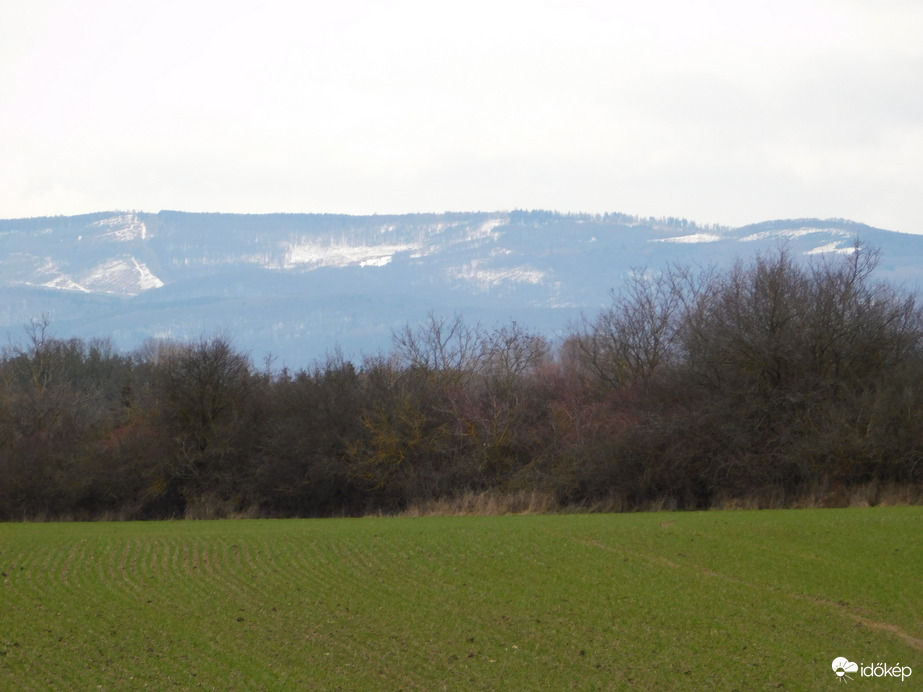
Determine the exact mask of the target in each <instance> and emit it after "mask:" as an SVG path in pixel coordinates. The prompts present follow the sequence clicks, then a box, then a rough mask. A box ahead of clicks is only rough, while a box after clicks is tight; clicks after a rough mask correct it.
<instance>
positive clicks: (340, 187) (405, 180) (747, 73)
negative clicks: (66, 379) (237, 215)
mask: <svg viewBox="0 0 923 692" xmlns="http://www.w3.org/2000/svg"><path fill="white" fill-rule="evenodd" d="M921 35H923V2H920V0H829V1H828V0H766V1H765V2H764V1H762V0H713V1H697V0H685V1H684V0H632V1H631V2H622V1H621V0H522V1H520V0H489V1H486V2H482V1H481V0H465V1H464V2H457V1H455V0H452V1H451V2H448V1H447V2H440V1H439V0H395V1H393V2H392V1H388V0H380V1H378V2H365V1H362V0H337V1H336V2H334V1H332V0H324V2H314V1H313V0H307V1H302V2H296V1H285V0H259V2H257V1H249V2H242V1H238V0H215V1H211V0H176V1H174V0H157V1H156V2H154V1H152V0H141V1H136V0H58V1H55V0H0V217H2V218H11V217H20V216H43V215H51V214H77V213H84V212H90V211H101V210H115V209H136V210H143V211H158V210H160V209H179V210H187V211H226V212H271V211H285V212H344V213H355V214H367V213H381V214H384V213H403V212H425V211H447V210H454V211H474V210H482V211H492V210H509V209H517V208H518V209H553V210H559V211H586V212H603V211H618V212H624V213H629V214H638V215H642V216H648V215H653V216H680V217H686V218H689V219H691V220H695V221H697V222H699V223H720V224H726V225H741V224H745V223H750V222H755V221H762V220H767V219H776V218H791V217H802V216H818V217H822V218H827V217H844V218H850V219H853V220H856V221H861V222H865V223H868V224H871V225H874V226H880V227H884V228H889V229H893V230H900V231H907V232H917V233H923V40H921V38H920V37H921Z"/></svg>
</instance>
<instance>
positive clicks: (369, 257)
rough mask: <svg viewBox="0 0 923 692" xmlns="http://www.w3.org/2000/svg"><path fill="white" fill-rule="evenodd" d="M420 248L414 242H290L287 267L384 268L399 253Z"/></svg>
mask: <svg viewBox="0 0 923 692" xmlns="http://www.w3.org/2000/svg"><path fill="white" fill-rule="evenodd" d="M417 249H419V248H418V247H417V246H416V245H411V244H396V245H347V244H323V243H316V242H304V243H293V244H292V245H291V246H289V249H288V254H287V258H286V263H285V264H286V267H287V268H293V267H296V266H301V267H303V268H307V269H316V268H318V267H350V266H358V267H383V266H385V265H386V264H388V263H390V262H391V260H392V259H393V258H394V255H396V254H397V253H399V252H410V251H412V250H417Z"/></svg>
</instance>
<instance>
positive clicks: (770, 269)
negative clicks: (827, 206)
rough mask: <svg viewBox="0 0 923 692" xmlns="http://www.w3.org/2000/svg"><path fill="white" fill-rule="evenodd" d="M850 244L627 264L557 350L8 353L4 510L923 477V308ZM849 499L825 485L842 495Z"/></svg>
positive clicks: (763, 491)
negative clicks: (318, 356)
mask: <svg viewBox="0 0 923 692" xmlns="http://www.w3.org/2000/svg"><path fill="white" fill-rule="evenodd" d="M877 263H878V254H877V252H876V251H874V250H869V249H866V248H864V247H862V246H860V245H857V246H856V247H855V248H854V252H852V253H850V254H848V255H840V256H838V257H837V258H835V259H829V258H828V259H824V260H818V261H815V262H812V263H804V262H800V261H797V260H796V258H794V257H793V256H792V255H791V253H790V252H789V251H788V250H787V249H786V248H784V247H782V248H779V249H778V250H776V251H773V252H771V253H768V254H761V255H757V256H756V257H754V258H753V259H751V260H749V261H739V262H738V263H736V264H735V265H733V266H732V267H729V268H724V269H719V268H717V267H696V266H681V265H674V266H670V267H667V268H666V269H664V270H662V271H656V272H654V271H648V270H644V269H639V270H636V271H634V272H633V273H632V274H631V276H630V277H629V278H628V279H627V280H626V281H625V282H624V283H623V284H622V285H621V286H620V287H619V288H618V289H614V290H613V291H612V292H611V294H610V296H609V301H608V304H607V305H606V307H605V308H604V309H602V310H600V312H599V313H598V314H596V315H592V316H587V317H585V318H584V319H583V320H582V321H580V322H579V323H577V324H572V325H570V326H569V327H568V329H567V331H566V335H565V337H564V338H563V339H561V341H560V342H559V343H556V344H552V343H550V342H549V341H548V339H546V338H545V337H543V336H541V335H539V334H537V333H534V332H532V331H530V330H529V329H528V328H526V327H523V326H522V325H520V324H518V323H516V322H510V323H508V324H504V325H500V326H496V327H494V328H485V327H484V326H482V325H479V324H469V323H467V322H466V321H465V320H464V318H463V316H461V315H454V316H451V317H447V316H440V315H438V314H436V313H431V314H430V315H429V316H428V318H427V319H426V320H425V321H424V322H422V323H420V324H416V325H410V324H408V325H407V326H405V327H404V328H402V329H400V330H398V331H396V332H395V333H394V334H393V346H392V349H391V352H390V353H387V354H379V355H375V356H367V357H364V358H362V359H361V361H360V362H352V361H350V360H347V359H346V358H344V357H343V356H342V355H341V354H339V353H334V354H331V355H329V356H328V357H327V358H326V359H325V360H324V361H322V362H318V363H315V364H314V365H313V366H311V367H307V368H303V369H300V370H297V371H291V370H288V369H283V370H282V371H281V372H277V371H273V370H272V369H271V368H269V367H263V368H260V367H257V366H255V365H254V363H253V362H252V360H251V359H250V357H249V356H248V355H247V354H245V353H242V352H240V351H238V350H236V349H235V348H234V345H233V343H232V340H231V339H230V338H229V337H228V336H226V335H219V336H217V337H212V338H202V339H200V340H198V341H195V342H189V343H175V342H169V341H149V342H147V343H146V344H145V345H144V346H143V347H141V348H139V349H137V350H135V351H133V352H131V353H120V352H118V351H117V350H116V349H115V348H114V347H113V346H112V344H111V343H110V342H109V341H108V340H105V339H97V340H90V341H84V340H80V339H67V340H63V339H58V338H56V337H54V336H53V334H52V332H51V325H50V324H49V323H48V321H47V320H45V319H42V320H39V321H36V322H34V323H33V324H32V325H31V326H30V327H29V328H28V329H27V331H26V334H25V337H24V340H22V341H21V342H19V343H12V344H10V345H9V346H7V348H6V349H4V351H3V353H2V357H0V518H2V519H6V520H11V519H22V518H34V517H45V518H86V519H92V518H100V517H116V518H138V519H148V518H167V517H184V516H186V517H212V516H214V517H219V516H229V515H235V514H245V515H249V516H342V515H359V514H364V513H370V512H396V511H402V510H407V509H408V508H412V507H414V506H420V505H425V504H426V503H428V502H433V501H441V500H452V499H453V498H458V497H461V496H463V495H464V494H466V493H467V494H471V493H475V494H477V493H481V494H491V495H495V496H498V497H502V496H504V495H510V494H515V493H520V492H524V491H528V492H537V493H541V494H543V496H545V497H549V498H552V501H553V504H554V505H555V506H557V507H560V508H570V507H577V508H580V507H584V508H585V507H594V506H605V507H609V508H616V509H626V510H627V509H634V508H644V507H651V506H668V507H675V508H707V507H711V506H715V505H720V504H727V503H734V502H738V503H743V504H748V505H749V506H786V505H790V504H792V503H793V502H794V501H795V500H796V499H797V498H799V497H804V496H805V495H806V494H810V493H818V492H820V491H821V490H823V491H825V492H833V491H837V490H840V491H845V490H848V489H849V488H852V487H859V486H863V487H867V486H870V485H871V486H876V487H877V486H880V487H886V486H892V487H893V486H898V487H902V488H909V489H911V490H912V491H913V492H915V493H916V495H915V497H919V496H920V493H919V490H920V489H921V487H923V463H921V460H923V348H921V346H923V342H921V338H923V310H921V304H920V299H919V296H918V295H917V294H916V293H915V292H914V291H909V290H906V289H904V288H902V287H898V286H895V285H892V284H890V283H888V282H884V281H880V280H877V279H876V278H875V276H874V271H875V268H876V265H877ZM835 494H836V493H835V492H834V495H835Z"/></svg>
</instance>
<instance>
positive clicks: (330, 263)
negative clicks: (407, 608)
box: [0, 211, 923, 368]
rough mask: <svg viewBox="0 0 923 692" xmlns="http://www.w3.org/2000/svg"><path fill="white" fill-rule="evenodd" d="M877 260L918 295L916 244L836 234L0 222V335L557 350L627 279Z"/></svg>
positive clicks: (172, 217) (667, 228) (330, 221)
mask: <svg viewBox="0 0 923 692" xmlns="http://www.w3.org/2000/svg"><path fill="white" fill-rule="evenodd" d="M857 239H859V240H861V241H863V242H865V243H867V244H868V245H871V246H874V247H877V248H879V249H880V250H881V252H882V262H881V265H880V269H879V275H880V276H881V277H882V278H888V279H892V280H896V281H899V282H903V283H908V282H909V283H913V282H915V281H916V280H917V278H918V277H919V276H920V275H921V269H923V236H916V235H909V234H902V233H896V232H892V231H885V230H882V229H877V228H872V227H870V226H865V225H863V224H858V223H854V222H850V221H846V220H841V219H832V220H819V219H795V220H780V221H766V222H762V223H758V224H752V225H748V226H743V227H741V228H725V227H717V226H709V227H702V226H698V225H696V224H695V223H693V222H690V221H687V220H685V219H673V218H669V219H652V218H648V219H642V218H638V217H633V216H629V215H625V214H606V215H585V214H560V213H556V212H546V211H513V212H470V213H469V212H465V213H445V214H411V215H399V216H345V215H330V214H265V215H248V214H243V215H241V214H193V213H183V212H174V211H162V212H159V213H156V214H151V213H139V212H100V213H97V214H89V215H84V216H69V217H48V218H35V219H12V220H0V295H2V296H3V300H2V301H0V332H8V333H9V334H10V335H11V338H13V339H14V340H16V339H18V338H20V337H21V336H22V333H23V331H22V328H23V325H25V324H28V323H29V321H30V319H33V318H36V317H38V316H40V315H42V314H45V315H47V316H48V317H49V318H50V319H51V322H52V331H53V332H54V334H55V335H56V336H58V337H70V336H80V337H84V338H89V337H98V336H102V337H111V338H112V340H113V341H114V343H115V345H116V346H117V347H119V348H121V349H124V350H128V349H131V348H134V347H136V346H138V345H139V344H141V343H143V342H144V341H145V340H146V339H148V338H151V337H154V338H176V339H191V338H196V337H199V336H203V335H205V336H208V335H212V334H214V333H216V332H218V331H223V330H226V331H227V332H229V334H230V335H231V337H232V338H233V340H234V343H235V344H236V345H237V346H238V347H239V348H242V349H244V350H249V351H250V352H251V354H252V355H253V358H254V360H255V361H257V362H260V361H261V360H262V358H263V357H264V356H265V355H266V354H268V353H272V354H274V355H276V356H277V358H278V360H277V364H283V363H284V364H287V365H289V366H291V367H296V368H297V367H301V366H306V365H309V364H310V363H311V362H312V361H313V360H314V359H316V358H323V356H324V354H325V352H327V351H329V350H332V349H333V348H335V347H337V346H339V347H341V348H342V349H343V351H344V352H345V353H346V354H347V355H348V356H351V357H354V356H358V355H360V354H361V353H375V352H377V351H379V350H384V351H387V350H389V348H390V339H391V332H392V330H393V329H395V328H399V327H400V326H402V325H403V324H405V323H407V322H415V321H417V320H419V319H421V318H423V317H424V316H425V315H426V313H427V312H429V311H435V312H437V313H440V314H445V315H451V314H453V313H456V312H458V313H461V314H463V315H464V317H465V319H466V320H468V321H469V322H474V321H481V322H483V323H485V324H486V325H488V326H490V325H493V324H494V323H497V322H506V321H509V320H511V319H514V320H517V321H518V322H520V323H521V324H523V325H526V326H528V327H530V328H532V329H535V330H538V331H541V332H542V333H545V334H547V335H549V336H552V337H554V336H555V335H557V334H560V333H561V332H562V331H563V330H564V329H565V328H566V327H567V325H568V323H569V322H572V321H573V320H576V319H578V318H579V316H580V314H581V312H584V313H588V314H593V313H595V312H596V310H597V309H598V308H599V307H600V306H601V305H602V304H604V303H605V302H606V300H607V294H608V291H609V290H610V289H611V288H613V287H615V286H617V285H619V283H620V282H621V281H622V279H623V278H624V277H625V275H626V273H627V272H629V271H630V270H631V268H632V267H638V266H646V267H648V268H651V269H657V268H659V267H663V266H665V265H666V264H668V263H671V262H681V263H690V262H696V263H712V262H714V263H718V264H724V263H729V262H732V261H733V260H734V259H735V258H738V257H739V258H744V259H745V258H747V257H750V256H752V255H753V254H755V253H756V252H758V251H761V250H767V249H770V248H775V247H777V246H778V245H779V244H780V243H783V242H784V243H787V244H788V246H789V247H790V248H791V250H792V252H794V253H796V254H797V255H799V256H802V257H804V258H806V259H807V258H810V257H813V256H822V255H824V254H831V253H843V252H849V251H850V250H851V248H852V246H853V244H854V243H855V241H856V240H857Z"/></svg>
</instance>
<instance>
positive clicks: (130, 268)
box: [79, 257, 163, 296]
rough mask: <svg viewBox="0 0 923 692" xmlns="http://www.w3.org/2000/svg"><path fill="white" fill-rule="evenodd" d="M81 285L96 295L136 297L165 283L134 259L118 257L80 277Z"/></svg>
mask: <svg viewBox="0 0 923 692" xmlns="http://www.w3.org/2000/svg"><path fill="white" fill-rule="evenodd" d="M79 283H80V285H81V286H83V287H84V289H85V290H88V291H91V292H94V293H110V294H115V295H125V296H136V295H138V294H139V293H141V292H143V291H147V290H149V289H152V288H160V287H161V286H163V281H161V280H160V279H159V278H157V277H156V276H155V275H154V273H153V272H152V271H151V270H150V269H148V267H147V265H145V264H144V263H143V262H139V261H138V260H136V259H135V258H134V257H117V258H112V259H109V260H106V261H105V262H102V263H101V264H98V265H96V266H95V267H93V268H92V269H91V270H90V271H89V272H87V273H86V274H85V275H83V276H82V277H80V282H79Z"/></svg>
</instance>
